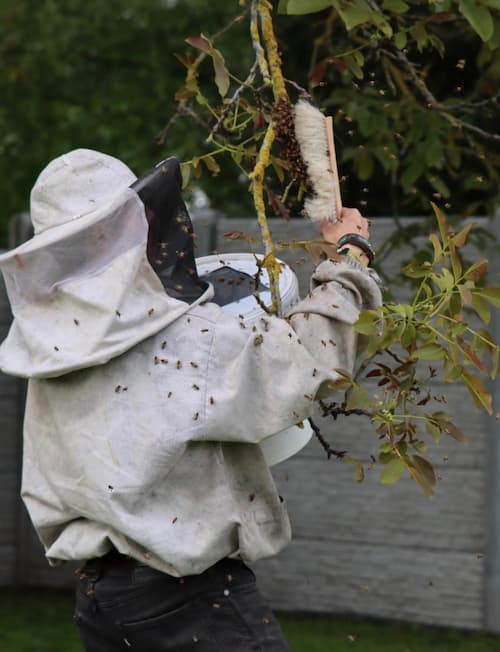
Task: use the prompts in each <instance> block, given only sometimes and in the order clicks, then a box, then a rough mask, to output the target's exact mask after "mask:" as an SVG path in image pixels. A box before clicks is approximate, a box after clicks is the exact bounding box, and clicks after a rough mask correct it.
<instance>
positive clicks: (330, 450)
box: [308, 418, 347, 460]
mask: <svg viewBox="0 0 500 652" xmlns="http://www.w3.org/2000/svg"><path fill="white" fill-rule="evenodd" d="M308 421H309V424H310V426H311V428H312V430H313V432H314V434H315V435H316V438H317V439H318V441H319V443H320V444H321V446H322V448H323V450H324V451H325V452H326V455H327V457H328V459H330V458H331V457H336V458H337V459H339V460H341V459H343V458H344V457H345V455H346V454H347V451H337V450H335V449H334V448H332V447H331V446H330V444H329V443H328V442H327V441H326V439H325V438H324V437H323V435H322V434H321V431H320V429H319V428H318V426H317V425H316V424H315V423H314V421H313V420H312V419H311V418H309V419H308Z"/></svg>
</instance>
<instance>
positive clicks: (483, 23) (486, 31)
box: [458, 0, 493, 41]
mask: <svg viewBox="0 0 500 652" xmlns="http://www.w3.org/2000/svg"><path fill="white" fill-rule="evenodd" d="M458 8H459V10H460V13H461V14H462V16H463V17H464V18H465V19H466V20H467V21H468V23H469V25H470V26H471V27H472V29H473V30H474V31H475V32H476V33H477V34H479V36H480V37H481V39H482V40H483V41H487V40H488V39H490V38H491V37H492V36H493V19H492V17H491V14H490V12H489V10H488V9H487V8H486V7H485V6H483V5H480V4H477V3H476V2H474V0H459V3H458Z"/></svg>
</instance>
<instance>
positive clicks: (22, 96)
mask: <svg viewBox="0 0 500 652" xmlns="http://www.w3.org/2000/svg"><path fill="white" fill-rule="evenodd" d="M239 4H240V6H238V2H237V0H234V2H222V3H207V2H204V0H177V1H176V0H126V1H125V0H108V1H107V2H99V0H87V1H86V2H83V0H57V1H55V0H3V2H2V4H1V7H0V98H1V102H0V163H1V168H2V175H0V186H1V187H0V192H1V196H2V209H1V211H0V225H1V229H2V230H1V234H2V235H1V237H2V242H3V243H5V224H6V220H7V219H8V217H9V216H10V215H11V214H12V213H14V212H16V211H20V210H25V209H26V208H27V207H28V200H29V190H30V188H31V186H32V184H33V182H34V180H35V178H36V176H37V174H38V173H39V171H40V170H41V169H42V168H43V167H44V165H45V164H46V163H47V162H48V161H49V160H50V159H52V158H53V157H55V156H57V155H59V154H60V153H62V152H64V151H67V150H70V149H73V148H76V147H89V148H95V149H99V150H102V151H105V152H107V153H109V154H111V155H114V156H117V157H119V158H121V159H122V160H124V161H126V162H127V163H128V164H129V165H130V166H131V167H132V168H133V169H134V170H135V171H136V173H138V174H140V173H141V172H142V171H144V170H145V169H147V168H148V167H150V166H151V165H152V164H153V163H155V162H157V161H158V160H159V159H161V158H163V157H164V156H166V155H171V154H174V153H175V154H177V155H178V156H179V157H180V158H181V159H184V160H189V159H191V158H192V157H193V154H194V153H195V152H196V153H199V152H200V150H202V149H203V147H204V140H205V138H206V129H204V128H203V126H202V125H201V124H198V123H197V122H196V121H194V120H192V119H191V118H190V116H189V115H188V116H186V115H183V116H181V117H180V119H179V120H177V121H176V122H175V124H173V125H171V128H170V129H169V130H168V133H167V134H166V135H165V132H164V131H163V130H164V127H165V125H166V124H167V123H168V121H169V120H170V119H171V117H172V115H173V114H174V113H175V111H176V102H175V93H176V90H177V89H178V88H179V86H180V85H182V82H183V79H184V72H185V71H184V67H183V65H182V64H181V63H180V61H179V60H178V59H177V58H176V56H175V54H176V53H177V54H179V55H180V56H181V57H183V56H189V52H191V53H192V52H193V49H192V48H189V47H188V45H187V44H186V42H185V38H186V37H188V36H194V35H199V34H200V33H203V34H206V35H208V36H213V35H214V34H217V33H218V32H219V31H220V30H221V29H222V28H223V27H224V26H225V25H227V24H228V23H230V22H231V20H232V19H233V18H234V17H235V16H238V14H239V13H241V12H242V11H243V10H244V6H243V5H244V4H245V3H239ZM499 4H500V3H499V0H460V1H459V2H454V1H452V0H442V1H440V0H439V1H438V0H434V1H430V2H428V1H427V0H409V1H408V2H406V1H405V0H384V1H383V2H381V3H378V4H377V3H376V2H375V1H374V0H354V1H349V2H348V1H345V0H335V1H334V0H331V1H324V0H282V1H281V2H280V3H279V7H278V3H276V6H275V10H276V11H275V15H274V22H275V29H276V32H277V36H278V38H279V43H280V48H281V52H282V58H283V62H284V73H285V75H286V77H288V78H289V79H292V80H294V81H295V82H297V83H298V84H300V85H301V86H302V87H303V88H305V89H307V90H309V91H310V92H312V93H313V95H314V97H315V99H316V101H317V102H318V103H319V104H320V105H321V106H323V107H325V108H326V109H327V111H328V112H329V113H331V114H332V115H334V116H335V128H336V137H337V154H338V156H339V159H340V168H341V172H342V175H343V196H344V197H345V202H346V204H348V205H353V206H358V207H360V208H361V209H363V210H364V211H365V212H367V213H368V214H371V215H389V214H395V215H398V214H406V215H410V214H413V215H415V214H422V213H425V212H428V210H429V199H430V198H432V199H434V200H435V201H438V202H440V203H441V204H442V205H443V206H444V207H445V209H446V210H447V211H448V212H451V213H456V214H459V215H470V214H487V215H492V214H493V211H494V207H495V205H496V203H497V202H498V193H499V190H498V188H499V183H498V162H499V157H500V154H499V152H500V148H499V147H498V144H499V136H498V135H496V134H495V130H496V127H497V124H498V118H499V112H498V83H499V78H500V47H499V46H500V18H499V13H498V9H499ZM278 8H279V9H280V11H281V12H288V14H289V15H285V14H284V13H278V11H277V10H278ZM311 12H312V13H311ZM217 48H220V49H221V50H223V51H224V55H225V57H226V59H227V60H228V61H230V62H231V68H232V72H233V73H234V74H236V75H237V74H238V73H239V72H240V73H241V74H242V75H243V74H244V71H245V70H247V69H248V68H249V66H250V65H251V62H252V61H253V52H252V50H251V44H250V42H249V39H248V37H247V28H246V26H245V25H244V23H243V22H241V23H236V24H233V25H232V27H231V29H230V30H228V31H227V32H223V33H222V34H221V35H220V36H219V38H218V39H217ZM211 74H212V73H211V71H210V69H209V68H208V67H203V68H201V69H200V70H199V75H200V83H203V82H204V81H206V80H207V79H208V77H209V76H210V75H211ZM205 147H206V148H207V149H206V151H208V145H205ZM220 165H221V168H222V169H221V173H222V174H223V178H224V183H223V184H221V183H219V182H214V180H213V179H212V178H211V177H210V176H209V175H205V176H204V177H202V178H201V179H199V180H198V181H197V182H196V183H197V184H198V185H201V186H202V187H204V188H205V190H206V192H207V193H208V195H209V198H210V200H211V202H212V204H213V205H214V206H215V207H217V208H219V209H221V210H223V211H224V212H226V213H227V214H229V215H251V214H252V204H251V197H250V195H249V194H248V193H247V192H246V186H245V185H242V181H241V179H239V178H238V176H239V175H238V173H237V170H235V169H234V168H233V167H231V165H230V164H228V163H227V162H226V161H225V160H223V161H221V162H220Z"/></svg>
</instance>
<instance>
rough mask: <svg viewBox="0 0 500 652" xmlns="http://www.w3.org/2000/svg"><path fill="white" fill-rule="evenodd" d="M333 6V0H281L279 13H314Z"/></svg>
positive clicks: (292, 14) (296, 14)
mask: <svg viewBox="0 0 500 652" xmlns="http://www.w3.org/2000/svg"><path fill="white" fill-rule="evenodd" d="M331 6H332V2H331V0H280V3H279V5H278V13H280V14H288V15H289V16H303V15H304V14H314V13H316V12H317V11H323V9H327V8H328V7H331Z"/></svg>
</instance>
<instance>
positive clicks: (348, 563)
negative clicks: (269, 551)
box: [0, 214, 500, 629]
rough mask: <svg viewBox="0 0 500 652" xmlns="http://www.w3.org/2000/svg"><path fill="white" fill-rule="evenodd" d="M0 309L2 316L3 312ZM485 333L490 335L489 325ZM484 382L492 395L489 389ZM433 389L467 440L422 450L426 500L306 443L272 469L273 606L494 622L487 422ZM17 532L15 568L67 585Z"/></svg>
mask: <svg viewBox="0 0 500 652" xmlns="http://www.w3.org/2000/svg"><path fill="white" fill-rule="evenodd" d="M212 218H213V216H211V215H210V214H208V215H207V216H205V217H204V218H203V220H202V221H199V222H198V223H197V227H196V230H197V232H198V233H199V239H198V251H197V254H198V255H203V254H205V253H208V252H209V251H210V249H211V248H212V246H213V243H214V236H213V233H212V228H211V224H212ZM272 227H273V232H274V237H275V239H276V240H286V241H289V240H293V239H308V238H311V237H313V236H314V228H313V227H312V225H310V224H308V223H306V222H304V221H302V220H297V221H293V222H292V223H291V224H286V223H285V222H283V221H282V220H279V221H276V222H273V223H272ZM392 228H393V223H392V220H377V221H376V223H375V225H374V227H373V240H374V243H375V245H376V246H378V245H379V244H380V243H381V242H382V241H383V240H384V239H385V237H386V235H387V234H388V233H389V232H390V231H391V229H392ZM234 230H242V231H247V232H252V231H254V232H255V228H254V225H253V222H250V221H245V220H241V221H239V220H225V219H219V220H218V221H217V226H216V239H215V242H216V247H217V249H218V250H219V251H241V250H242V243H241V242H234V241H231V240H225V239H224V238H223V237H222V236H223V234H224V233H225V232H226V231H234ZM410 256H411V249H410V247H405V248H401V250H399V251H398V252H397V254H395V255H393V256H392V257H391V258H390V260H388V261H386V263H385V264H384V271H385V273H386V275H387V276H388V278H391V279H394V278H395V275H396V271H397V269H398V268H399V264H400V261H401V260H403V259H405V258H409V257H410ZM282 257H283V258H284V259H286V260H287V261H288V262H290V263H291V264H293V266H294V268H295V270H296V272H297V274H298V276H299V280H300V285H301V289H302V291H303V292H305V291H306V290H307V279H308V275H309V273H310V270H311V268H312V265H311V263H310V262H308V261H307V260H306V259H305V257H304V255H303V253H302V252H300V251H297V250H294V251H291V252H290V251H288V252H287V253H283V254H282ZM392 289H393V290H395V292H396V294H397V295H399V296H404V294H405V291H404V289H403V288H402V287H393V288H392ZM0 301H1V297H0ZM3 305H5V303H4V304H3ZM0 310H2V312H1V314H2V315H4V314H6V313H5V309H0ZM7 321H8V317H6V318H4V322H5V324H6V322H7ZM4 327H5V326H4ZM496 328H497V333H496V337H497V340H498V339H500V338H499V333H498V323H497V324H496ZM9 382H10V383H11V384H9ZM3 387H5V389H4V390H3V391H5V392H6V393H5V399H3V396H4V395H3V393H2V400H3V403H2V406H3V405H5V406H6V407H5V410H6V414H7V413H8V410H9V409H10V410H11V413H12V414H11V417H10V421H9V422H8V424H7V425H6V426H4V427H5V428H7V429H9V428H10V429H12V432H9V434H8V436H7V437H5V436H4V435H2V440H1V443H0V446H2V447H3V446H4V445H5V446H6V445H7V442H8V441H11V440H12V442H13V444H12V446H11V449H12V450H11V453H10V454H8V455H5V454H4V452H3V450H2V454H1V455H0V464H2V463H3V464H4V467H5V468H6V469H10V470H9V471H8V474H7V475H6V476H5V478H8V477H11V484H10V485H9V482H8V481H7V480H5V481H4V475H3V474H2V475H1V476H0V492H1V493H0V495H2V496H5V507H4V516H5V519H6V522H12V523H15V515H13V512H15V511H16V510H18V503H17V501H16V497H15V490H16V485H17V483H18V479H17V477H16V473H17V470H18V456H19V447H18V444H17V443H16V442H17V441H18V440H17V439H16V437H17V434H15V433H16V432H17V428H18V425H17V423H16V418H17V416H18V411H17V412H16V410H18V407H16V408H14V407H12V404H13V403H15V401H16V400H17V399H16V397H17V394H16V392H17V391H18V390H14V389H13V387H14V385H13V384H12V381H5V383H4V385H2V388H3ZM493 389H494V391H496V392H497V394H498V385H496V386H495V387H494V388H493ZM435 393H436V394H437V395H441V394H446V395H447V397H448V404H447V406H446V409H447V410H448V411H450V412H451V413H453V414H454V415H455V418H456V419H457V422H458V423H460V425H461V426H462V428H463V429H464V431H465V432H466V434H467V436H468V438H469V443H468V445H467V446H463V445H460V444H457V443H456V442H454V441H451V440H444V441H443V442H442V444H441V445H440V446H439V447H436V448H435V449H434V450H433V451H432V454H431V456H430V457H431V460H432V461H433V463H434V464H435V466H436V469H437V471H438V473H439V477H440V480H439V483H438V487H437V491H436V497H435V499H433V500H429V499H427V498H426V497H425V496H424V495H423V494H422V493H421V491H420V490H419V489H418V488H417V487H416V485H415V484H414V483H413V482H412V481H410V480H409V479H406V480H402V481H401V482H400V483H399V484H397V485H395V486H391V487H386V486H383V485H381V484H380V483H379V480H378V476H379V469H377V467H375V468H374V469H372V470H370V471H368V473H367V478H366V480H365V482H363V483H361V484H358V483H356V482H355V479H354V473H353V469H352V467H351V466H349V465H347V464H345V463H342V462H340V461H338V460H327V459H326V457H325V455H324V453H323V451H322V449H321V448H320V446H319V444H318V443H317V441H316V440H315V439H313V440H312V441H311V442H310V444H309V445H308V446H307V447H306V448H305V449H304V450H303V451H301V452H300V453H299V454H298V455H297V456H295V457H294V458H292V459H290V460H287V461H286V462H283V463H282V464H280V465H278V466H276V467H275V468H274V475H275V478H276V482H277V484H278V486H279V489H280V492H281V494H282V495H283V496H284V497H285V499H286V500H287V503H288V507H289V512H290V516H291V521H292V527H293V532H294V538H293V542H292V544H291V545H290V546H289V547H288V548H287V550H285V551H284V552H283V553H281V554H280V555H278V556H277V557H275V558H273V559H270V560H263V561H261V562H258V563H257V564H255V569H256V571H257V573H258V576H259V580H260V585H261V589H262V591H263V592H264V594H265V595H266V597H267V598H268V599H269V600H270V602H271V604H272V606H273V607H274V608H275V609H281V610H287V611H303V612H318V613H353V614H359V615H369V616H374V617H381V618H394V619H401V620H410V621H415V622H424V623H432V624H438V625H451V626H457V627H462V628H474V629H475V628H478V629H479V628H483V627H487V628H489V629H498V627H499V626H500V623H497V622H496V619H495V618H494V614H495V613H498V607H499V602H498V591H497V584H498V581H497V579H495V581H493V580H492V579H491V572H490V571H491V570H492V569H493V570H495V573H496V575H495V576H494V577H495V578H498V567H499V562H498V558H499V555H498V548H497V547H496V541H497V539H498V536H497V535H498V533H497V530H498V528H499V527H500V518H497V512H498V510H499V507H498V503H495V504H493V503H492V501H491V500H490V498H489V496H490V494H491V486H492V483H493V482H494V480H495V478H496V477H497V475H498V467H499V466H500V460H498V455H497V456H496V457H495V459H494V460H492V457H491V451H492V446H493V445H495V446H496V435H498V429H497V425H498V422H495V421H494V420H491V419H489V418H487V417H485V416H483V414H482V413H480V412H479V411H477V410H476V408H475V407H474V406H473V405H472V403H471V400H470V399H469V397H468V395H467V393H466V392H465V391H464V390H463V389H461V388H458V387H454V386H446V387H444V386H441V385H436V386H435ZM9 397H10V398H9ZM8 404H9V405H11V407H10V408H9V407H7V405H8ZM0 418H1V414H0ZM9 424H10V425H9ZM319 425H320V427H321V429H322V432H323V433H324V434H325V435H326V436H327V438H328V439H329V441H330V442H331V443H332V445H333V446H334V447H335V448H336V449H340V450H348V451H349V453H350V454H351V455H353V456H354V457H359V458H361V459H363V460H364V461H366V462H368V461H369V453H370V452H371V451H373V452H375V451H376V449H377V444H378V440H377V438H376V436H375V435H374V433H373V429H372V428H371V427H370V424H369V423H367V422H366V421H365V420H363V419H362V418H358V417H349V418H343V419H339V420H338V421H337V422H333V421H331V420H330V421H327V420H323V421H320V422H319ZM2 432H3V430H2ZM16 446H17V448H16ZM3 460H5V461H3ZM492 465H493V466H492ZM493 467H494V468H493ZM495 474H496V475H495ZM4 485H5V488H4ZM495 491H496V492H498V489H496V490H495ZM495 495H496V494H495ZM9 519H10V521H9ZM492 533H493V534H492ZM495 533H497V535H496V538H495V537H494V536H493V535H494V534H495ZM15 534H16V530H15V527H14V526H12V527H11V528H10V530H5V535H4V539H5V545H2V541H3V539H0V561H1V562H2V563H0V569H6V568H7V569H8V568H9V565H12V564H15V559H14V548H15V545H16V541H15V538H13V537H15ZM18 534H19V536H20V538H21V541H20V540H19V539H18V541H17V544H18V549H19V551H20V553H19V555H20V556H21V557H22V560H21V562H19V559H18V566H20V567H22V568H23V569H24V573H23V581H24V582H25V583H31V584H43V585H68V584H70V583H71V582H72V568H69V567H62V568H60V569H51V568H49V567H48V566H47V564H46V562H45V560H44V558H43V555H42V552H41V549H40V545H39V543H38V542H37V540H36V537H35V535H34V534H33V531H32V529H31V528H30V527H29V525H26V521H24V525H23V523H21V527H19V528H18ZM0 536H2V535H1V534H0ZM492 537H493V538H492ZM485 552H487V553H488V554H485ZM14 577H15V573H14V571H12V570H11V571H9V570H7V571H5V570H4V575H0V583H3V584H6V583H10V582H11V581H13V578H14ZM488 614H490V615H488ZM492 614H493V615H492Z"/></svg>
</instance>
